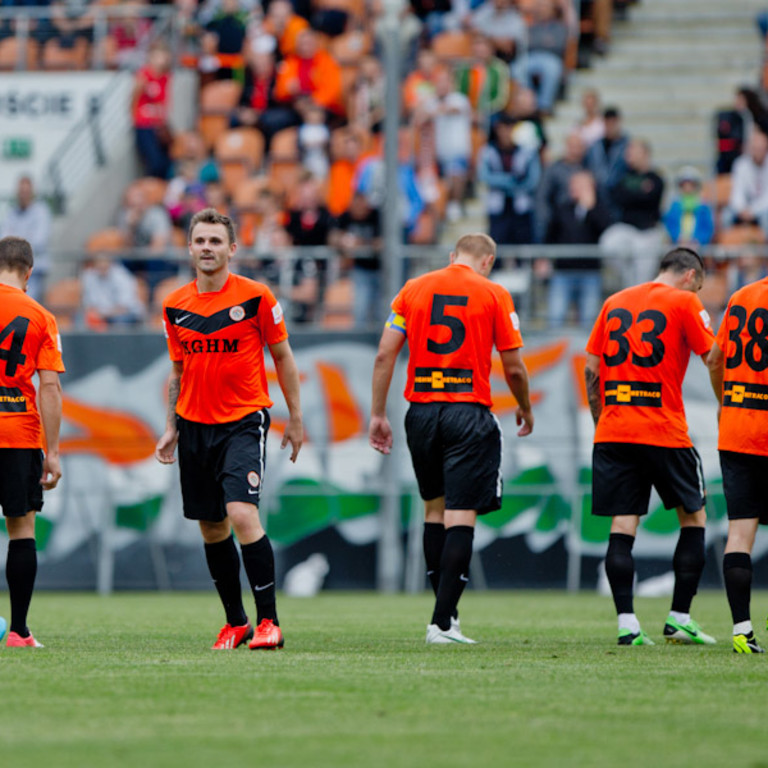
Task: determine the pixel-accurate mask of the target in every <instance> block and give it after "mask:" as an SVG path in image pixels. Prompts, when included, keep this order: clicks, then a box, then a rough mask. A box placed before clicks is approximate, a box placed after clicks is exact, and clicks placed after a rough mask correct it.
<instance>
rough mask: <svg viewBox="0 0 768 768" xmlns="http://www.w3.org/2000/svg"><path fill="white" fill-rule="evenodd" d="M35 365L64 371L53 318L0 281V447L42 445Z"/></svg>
mask: <svg viewBox="0 0 768 768" xmlns="http://www.w3.org/2000/svg"><path fill="white" fill-rule="evenodd" d="M39 370H45V371H56V372H58V373H63V372H64V364H63V362H62V360H61V340H60V338H59V332H58V329H57V328H56V320H55V319H54V317H53V315H52V314H51V313H50V312H49V311H48V310H47V309H44V308H43V307H41V306H40V304H38V303H37V302H36V301H35V300H34V299H32V298H30V297H29V296H27V294H26V293H24V291H22V290H20V289H18V288H13V287H12V286H9V285H2V284H0V448H43V431H42V426H41V423H40V414H39V413H38V410H37V401H36V391H35V385H34V381H33V377H34V375H35V373H36V372H37V371H39Z"/></svg>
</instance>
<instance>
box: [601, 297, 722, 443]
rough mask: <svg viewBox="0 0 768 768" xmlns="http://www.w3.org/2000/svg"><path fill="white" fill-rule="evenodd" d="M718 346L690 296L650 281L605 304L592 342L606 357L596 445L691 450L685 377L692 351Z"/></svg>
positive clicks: (704, 314)
mask: <svg viewBox="0 0 768 768" xmlns="http://www.w3.org/2000/svg"><path fill="white" fill-rule="evenodd" d="M713 340H714V334H713V332H712V328H711V326H710V321H709V315H708V314H707V311H706V310H705V309H704V306H703V305H702V303H701V301H700V299H699V297H698V296H697V295H696V294H695V293H692V292H691V291H684V290H680V289H678V288H673V287H671V286H668V285H665V284H663V283H655V282H650V283H642V284H641V285H636V286H633V287H631V288H626V289H624V290H623V291H619V292H618V293H615V294H613V296H610V297H609V298H608V299H606V301H605V303H604V304H603V308H602V310H601V312H600V315H599V316H598V318H597V320H596V321H595V325H594V327H593V328H592V333H591V335H590V337H589V341H588V342H587V352H589V353H591V354H593V355H597V356H598V357H599V358H600V389H601V395H602V398H603V410H602V413H601V414H600V419H599V421H598V423H597V427H596V429H595V442H596V443H642V444H644V445H657V446H665V447H668V448H688V447H690V446H691V445H692V443H691V438H690V437H689V436H688V424H687V423H686V420H685V409H684V407H683V393H682V386H683V379H684V378H685V371H686V369H687V368H688V361H689V359H690V356H691V352H694V353H695V354H697V355H703V354H705V353H707V352H709V350H710V349H711V347H712V342H713Z"/></svg>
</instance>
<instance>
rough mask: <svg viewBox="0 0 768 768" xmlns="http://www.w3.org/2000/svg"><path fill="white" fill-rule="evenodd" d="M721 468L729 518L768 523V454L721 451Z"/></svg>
mask: <svg viewBox="0 0 768 768" xmlns="http://www.w3.org/2000/svg"><path fill="white" fill-rule="evenodd" d="M720 469H721V470H722V472H723V493H724V494H725V503H726V506H727V507H728V519H729V520H748V519H751V518H755V517H756V518H757V519H758V521H759V522H760V523H761V524H763V525H766V524H768V456H756V455H755V454H752V453H736V452H735V451H720Z"/></svg>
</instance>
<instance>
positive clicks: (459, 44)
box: [432, 32, 472, 61]
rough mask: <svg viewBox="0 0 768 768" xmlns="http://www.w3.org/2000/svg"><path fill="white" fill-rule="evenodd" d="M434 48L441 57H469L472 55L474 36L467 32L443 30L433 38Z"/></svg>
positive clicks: (450, 58) (436, 54) (449, 58)
mask: <svg viewBox="0 0 768 768" xmlns="http://www.w3.org/2000/svg"><path fill="white" fill-rule="evenodd" d="M432 50H433V51H434V52H435V56H437V57H438V58H439V59H447V60H449V61H450V60H453V59H467V58H469V57H470V56H471V55H472V37H471V36H470V35H469V34H467V33H466V32H441V33H440V34H439V35H435V36H434V38H433V39H432Z"/></svg>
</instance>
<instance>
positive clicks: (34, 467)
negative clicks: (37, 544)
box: [0, 448, 43, 517]
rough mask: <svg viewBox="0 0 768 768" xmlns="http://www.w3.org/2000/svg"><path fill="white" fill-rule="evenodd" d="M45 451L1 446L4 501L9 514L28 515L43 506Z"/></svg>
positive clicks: (0, 490)
mask: <svg viewBox="0 0 768 768" xmlns="http://www.w3.org/2000/svg"><path fill="white" fill-rule="evenodd" d="M42 476H43V452H42V451H41V450H40V449H39V448H0V504H1V505H2V507H3V515H4V516H5V517H24V515H26V514H27V512H39V511H40V510H41V509H42V508H43V486H42V485H40V478H41V477H42Z"/></svg>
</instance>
